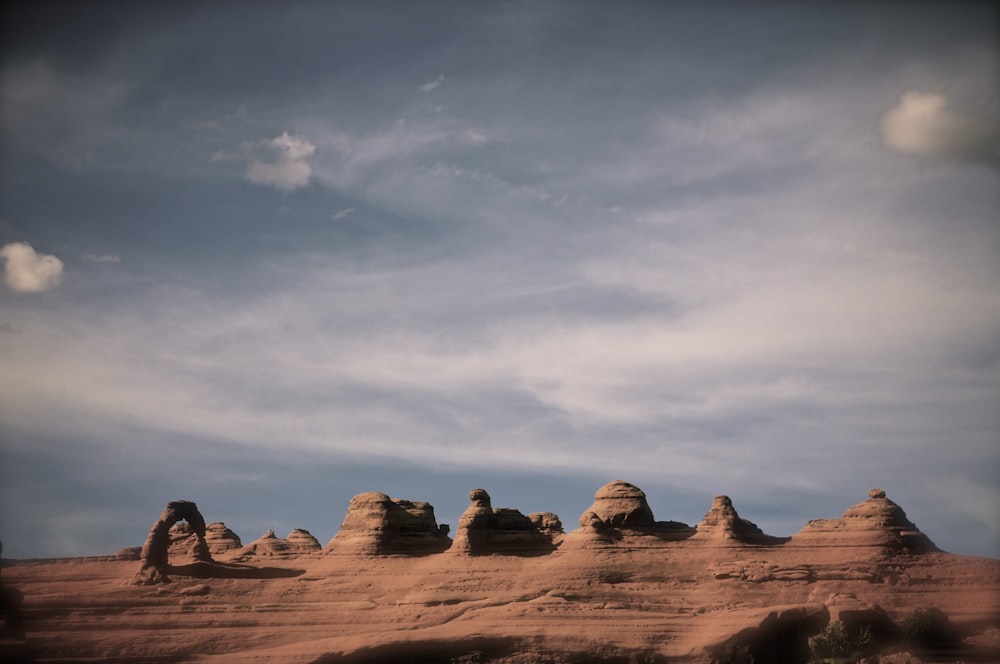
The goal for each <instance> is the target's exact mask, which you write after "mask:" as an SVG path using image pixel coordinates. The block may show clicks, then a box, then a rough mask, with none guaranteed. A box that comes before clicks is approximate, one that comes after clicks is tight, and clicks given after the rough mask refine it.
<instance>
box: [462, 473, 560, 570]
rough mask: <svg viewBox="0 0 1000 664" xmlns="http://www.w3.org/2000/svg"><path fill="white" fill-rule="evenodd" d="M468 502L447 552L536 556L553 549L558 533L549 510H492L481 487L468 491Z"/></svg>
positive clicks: (556, 525) (556, 523)
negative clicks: (541, 511) (469, 502)
mask: <svg viewBox="0 0 1000 664" xmlns="http://www.w3.org/2000/svg"><path fill="white" fill-rule="evenodd" d="M469 500H470V501H471V504H470V505H469V507H468V508H466V510H465V512H464V513H463V514H462V516H461V517H460V518H459V520H458V529H457V531H456V532H455V541H454V542H453V543H452V545H451V549H450V552H451V553H455V554H459V555H463V554H464V555H471V556H476V555H486V554H493V553H501V554H511V555H540V554H545V553H549V552H551V551H552V549H553V548H554V546H555V545H554V539H555V538H558V536H559V535H561V533H562V523H561V522H560V521H559V517H557V516H556V515H555V514H552V513H550V512H545V513H538V514H534V515H532V517H534V518H532V517H527V516H525V515H524V514H522V513H521V512H519V511H518V510H516V509H511V508H506V507H501V508H496V509H494V508H493V506H492V504H491V500H490V495H489V494H488V493H486V491H485V490H483V489H473V490H472V491H471V492H470V493H469Z"/></svg>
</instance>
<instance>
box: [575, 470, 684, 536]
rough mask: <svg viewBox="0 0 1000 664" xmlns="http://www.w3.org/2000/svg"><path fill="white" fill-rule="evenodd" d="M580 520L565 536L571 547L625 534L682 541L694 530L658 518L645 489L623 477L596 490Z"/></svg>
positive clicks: (675, 522) (676, 522) (678, 523)
mask: <svg viewBox="0 0 1000 664" xmlns="http://www.w3.org/2000/svg"><path fill="white" fill-rule="evenodd" d="M579 523H580V527H579V528H578V529H577V530H574V531H573V532H572V533H571V534H570V536H569V537H567V539H566V543H567V544H568V545H569V546H570V548H576V547H583V548H589V547H591V546H604V545H607V544H611V543H613V542H617V541H620V540H621V539H622V538H623V537H625V536H626V535H628V536H629V537H636V536H640V537H643V536H653V537H656V538H657V539H659V540H668V541H669V540H682V539H686V538H688V537H690V536H691V535H692V534H694V532H695V530H694V528H692V527H691V526H689V525H687V524H685V523H680V522H678V521H657V520H656V519H655V518H654V517H653V510H652V509H650V507H649V503H647V502H646V494H645V493H644V492H643V491H642V489H640V488H639V487H637V486H635V485H634V484H629V483H628V482H625V481H622V480H615V481H613V482H609V483H607V484H605V485H604V486H602V487H601V488H600V489H598V490H597V492H596V493H594V503H593V504H592V505H591V506H590V507H588V508H587V509H586V510H584V512H583V514H581V515H580V522H579Z"/></svg>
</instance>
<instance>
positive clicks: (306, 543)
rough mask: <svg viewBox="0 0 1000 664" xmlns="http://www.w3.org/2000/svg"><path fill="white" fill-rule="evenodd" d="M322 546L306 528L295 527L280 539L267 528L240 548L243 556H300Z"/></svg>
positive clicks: (314, 551) (318, 549)
mask: <svg viewBox="0 0 1000 664" xmlns="http://www.w3.org/2000/svg"><path fill="white" fill-rule="evenodd" d="M321 549H322V547H321V546H320V544H319V541H318V540H317V539H316V538H315V537H313V536H312V534H311V533H310V532H309V531H308V530H303V529H302V528H296V529H294V530H293V531H292V532H290V533H288V537H286V538H284V539H282V538H280V537H278V536H277V535H275V534H274V531H273V530H269V531H267V532H266V533H264V534H263V535H261V536H260V537H259V538H257V539H255V540H254V541H252V542H250V543H249V544H247V545H246V546H245V547H243V548H242V549H241V550H240V554H241V555H245V556H257V557H264V556H279V557H281V556H300V555H305V554H309V553H316V552H317V551H320V550H321Z"/></svg>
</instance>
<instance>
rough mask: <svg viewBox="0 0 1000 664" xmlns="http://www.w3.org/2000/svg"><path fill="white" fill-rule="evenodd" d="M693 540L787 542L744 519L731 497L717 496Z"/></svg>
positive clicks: (727, 542) (759, 542)
mask: <svg viewBox="0 0 1000 664" xmlns="http://www.w3.org/2000/svg"><path fill="white" fill-rule="evenodd" d="M691 539H693V540H708V541H712V542H715V543H718V544H723V545H726V544H736V543H753V544H780V543H781V542H784V541H787V540H786V539H782V538H779V537H772V536H770V535H767V534H765V533H764V531H763V530H761V529H760V528H759V527H757V524H755V523H754V522H753V521H750V520H749V519H744V518H743V517H741V516H740V515H739V514H738V513H737V512H736V508H735V507H733V501H732V500H731V499H730V498H729V496H716V497H715V501H714V502H713V503H712V509H710V510H708V513H707V514H705V518H704V519H702V520H701V523H699V524H698V526H697V527H696V532H695V534H694V535H693V536H692V537H691Z"/></svg>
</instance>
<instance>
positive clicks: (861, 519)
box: [790, 489, 940, 552]
mask: <svg viewBox="0 0 1000 664" xmlns="http://www.w3.org/2000/svg"><path fill="white" fill-rule="evenodd" d="M790 544H791V545H793V546H809V547H826V548H831V547H878V548H883V549H887V550H890V551H910V552H930V551H939V550H940V549H938V548H937V546H935V545H934V543H933V542H931V540H930V538H928V537H927V536H926V535H924V534H923V533H922V532H920V530H919V529H918V528H917V527H916V526H915V525H914V524H913V523H912V522H911V521H910V520H909V519H907V518H906V513H905V512H904V511H903V509H902V508H901V507H900V506H899V505H897V504H896V503H894V502H892V501H891V500H889V498H888V497H886V494H885V491H883V490H882V489H872V490H871V491H869V492H868V500H866V501H864V502H862V503H858V504H857V505H854V506H853V507H851V508H850V509H848V510H847V511H846V512H844V514H843V516H841V517H840V518H839V519H813V520H812V521H810V522H809V523H807V524H806V525H805V527H803V528H802V530H800V531H799V532H798V533H796V534H795V535H793V536H792V538H791V542H790Z"/></svg>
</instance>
